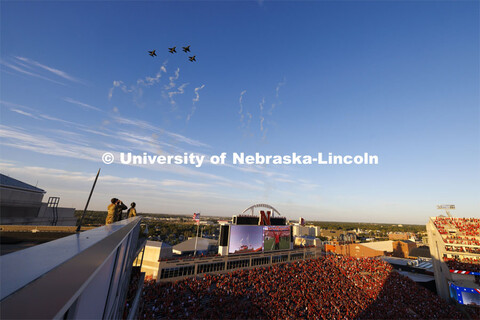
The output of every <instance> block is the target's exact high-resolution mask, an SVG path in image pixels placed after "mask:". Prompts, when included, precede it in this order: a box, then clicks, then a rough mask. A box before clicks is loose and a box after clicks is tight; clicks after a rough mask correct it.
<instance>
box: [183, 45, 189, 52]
mask: <svg viewBox="0 0 480 320" xmlns="http://www.w3.org/2000/svg"><path fill="white" fill-rule="evenodd" d="M182 48H183V52H190V46H186V47H182Z"/></svg>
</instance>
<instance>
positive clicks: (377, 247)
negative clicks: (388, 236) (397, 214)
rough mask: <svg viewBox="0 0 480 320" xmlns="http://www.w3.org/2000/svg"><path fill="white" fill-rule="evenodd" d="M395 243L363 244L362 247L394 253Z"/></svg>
mask: <svg viewBox="0 0 480 320" xmlns="http://www.w3.org/2000/svg"><path fill="white" fill-rule="evenodd" d="M393 242H394V241H392V240H388V241H377V242H368V243H361V245H362V246H365V247H367V248H370V249H373V250H378V251H387V252H392V251H393Z"/></svg>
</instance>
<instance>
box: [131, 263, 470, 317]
mask: <svg viewBox="0 0 480 320" xmlns="http://www.w3.org/2000/svg"><path fill="white" fill-rule="evenodd" d="M139 318H141V319H156V318H162V319H163V318H165V319H223V318H228V319H299V318H302V319H303V318H307V319H352V318H355V319H372V318H376V319H378V318H381V319H398V318H405V319H409V318H417V319H418V318H424V319H432V318H448V319H462V318H463V317H462V314H460V313H458V312H457V311H456V310H455V309H454V308H453V307H452V306H451V305H449V304H448V303H447V302H445V301H444V300H442V299H441V298H439V297H438V296H436V295H434V294H433V293H431V292H430V291H428V290H427V289H425V288H423V287H421V286H418V285H416V284H415V282H413V281H412V280H410V279H409V278H407V277H404V276H402V275H400V274H399V273H397V272H396V271H394V270H393V269H392V267H391V266H390V265H389V264H388V263H386V262H384V261H382V260H380V259H374V258H363V259H356V258H351V257H344V256H334V255H329V256H326V257H323V258H318V259H311V260H299V261H296V262H293V263H281V264H276V265H273V266H269V267H264V268H255V269H248V270H238V271H235V272H231V273H226V274H220V275H218V274H208V275H207V274H205V275H204V276H203V277H202V278H188V279H184V280H182V281H176V282H174V283H156V282H154V281H146V282H145V286H144V291H143V306H142V309H141V310H140V313H139Z"/></svg>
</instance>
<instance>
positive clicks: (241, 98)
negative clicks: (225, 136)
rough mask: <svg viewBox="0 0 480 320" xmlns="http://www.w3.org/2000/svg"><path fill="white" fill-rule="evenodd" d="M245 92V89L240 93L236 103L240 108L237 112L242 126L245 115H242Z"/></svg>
mask: <svg viewBox="0 0 480 320" xmlns="http://www.w3.org/2000/svg"><path fill="white" fill-rule="evenodd" d="M246 92H247V90H243V91H242V92H241V93H240V98H239V99H238V104H239V105H240V109H239V110H238V114H239V115H240V124H241V125H242V127H243V126H244V125H245V124H244V123H243V120H244V118H245V116H244V115H243V95H244V94H245V93H246Z"/></svg>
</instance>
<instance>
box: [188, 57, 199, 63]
mask: <svg viewBox="0 0 480 320" xmlns="http://www.w3.org/2000/svg"><path fill="white" fill-rule="evenodd" d="M188 59H190V61H192V62H193V61H197V60H195V56H193V57H188Z"/></svg>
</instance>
